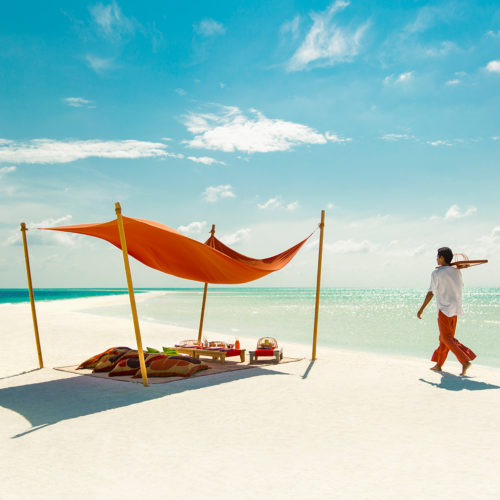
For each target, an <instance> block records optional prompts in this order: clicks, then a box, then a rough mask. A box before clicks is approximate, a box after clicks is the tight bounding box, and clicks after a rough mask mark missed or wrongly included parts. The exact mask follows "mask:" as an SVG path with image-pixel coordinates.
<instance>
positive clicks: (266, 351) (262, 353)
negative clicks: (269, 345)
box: [255, 349, 274, 356]
mask: <svg viewBox="0 0 500 500" xmlns="http://www.w3.org/2000/svg"><path fill="white" fill-rule="evenodd" d="M255 356H274V349H256V350H255Z"/></svg>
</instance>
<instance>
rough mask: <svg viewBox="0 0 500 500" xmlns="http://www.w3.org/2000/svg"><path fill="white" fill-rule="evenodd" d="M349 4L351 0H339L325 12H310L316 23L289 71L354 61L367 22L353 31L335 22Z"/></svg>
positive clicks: (297, 52)
mask: <svg viewBox="0 0 500 500" xmlns="http://www.w3.org/2000/svg"><path fill="white" fill-rule="evenodd" d="M348 5H349V2H346V1H343V0H337V1H336V2H334V3H332V4H331V5H330V7H328V9H326V11H324V12H320V13H317V12H313V13H311V18H312V20H313V25H312V27H311V28H310V30H309V32H308V33H307V35H306V37H305V39H304V41H303V42H302V44H301V45H300V47H299V48H298V49H297V51H296V52H295V53H294V54H293V56H292V57H291V59H290V60H289V61H288V63H287V69H288V71H302V70H304V69H309V68H311V67H320V66H332V65H333V64H335V63H337V62H347V61H351V60H352V59H353V58H354V57H355V56H356V55H357V54H358V53H359V50H360V48H361V39H362V37H363V34H364V32H365V30H366V28H367V24H365V25H363V26H360V27H359V28H357V29H356V30H354V31H352V32H351V31H348V30H346V29H344V28H341V27H339V26H337V25H336V24H335V23H334V22H333V17H334V16H335V14H336V13H337V12H339V11H340V10H343V9H345V8H346V7H347V6H348Z"/></svg>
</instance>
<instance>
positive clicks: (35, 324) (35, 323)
mask: <svg viewBox="0 0 500 500" xmlns="http://www.w3.org/2000/svg"><path fill="white" fill-rule="evenodd" d="M27 230H28V228H27V227H26V223H24V222H21V233H22V234H23V246H24V260H25V262H26V274H27V276H28V290H29V294H30V304H31V316H32V317H33V328H34V330H35V342H36V351H37V353H38V364H39V365H40V368H43V358H42V348H41V346H40V335H39V333H38V321H37V319H36V309H35V296H34V295H33V283H32V282H31V270H30V258H29V255H28V241H27V240H26V231H27Z"/></svg>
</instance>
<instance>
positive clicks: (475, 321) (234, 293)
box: [92, 287, 500, 367]
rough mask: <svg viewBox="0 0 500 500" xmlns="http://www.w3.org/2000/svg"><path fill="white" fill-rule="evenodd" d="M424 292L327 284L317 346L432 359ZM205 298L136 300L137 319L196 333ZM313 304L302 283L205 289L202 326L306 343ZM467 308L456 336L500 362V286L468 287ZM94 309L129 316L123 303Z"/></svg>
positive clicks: (483, 357)
mask: <svg viewBox="0 0 500 500" xmlns="http://www.w3.org/2000/svg"><path fill="white" fill-rule="evenodd" d="M425 294H426V290H423V289H353V288H325V289H323V290H322V292H321V298H320V308H319V309H320V314H319V323H318V345H319V346H321V345H324V346H328V347H342V348H347V349H354V350H360V351H372V352H380V353H388V354H402V355H410V356H417V357H423V358H430V357H431V355H432V352H433V351H434V349H435V348H436V347H437V345H438V330H437V322H436V318H437V311H436V305H435V301H433V302H431V303H430V304H429V305H428V306H427V308H426V310H425V312H424V315H423V318H422V319H421V320H419V319H418V318H417V311H418V309H419V308H420V306H421V304H422V301H423V299H424V296H425ZM202 295H203V292H202V290H201V289H190V290H186V289H184V290H175V291H174V290H171V291H166V293H165V294H164V295H159V296H154V297H152V298H150V299H148V300H146V301H141V302H139V303H138V310H139V317H140V319H143V320H151V321H155V322H160V323H165V324H173V325H178V326H184V327H189V328H195V329H196V330H197V329H198V325H199V318H200V310H201V302H202ZM314 301H315V290H314V289H306V288H231V289H229V288H215V287H214V288H212V289H210V288H209V292H208V295H207V305H206V311H205V320H204V329H208V330H211V331H216V332H220V333H224V334H229V335H233V336H234V337H235V338H237V337H239V336H241V337H251V338H252V337H253V338H255V340H257V339H258V338H259V337H263V336H272V337H275V338H277V339H278V340H282V341H290V342H297V343H303V344H310V345H311V344H312V337H313V324H314ZM464 310H465V313H466V315H465V317H463V318H460V319H459V323H458V328H457V335H456V337H457V338H458V339H459V340H460V341H461V342H462V343H463V344H465V345H467V346H468V347H470V348H471V349H472V350H473V351H474V352H475V353H476V354H477V355H478V359H477V362H478V363H481V364H486V365H490V366H497V367H500V288H470V289H467V290H465V291H464ZM92 312H95V313H97V314H105V315H112V316H120V317H127V316H131V315H130V309H129V307H128V306H117V307H110V308H106V309H101V308H100V309H95V310H94V311H92ZM211 340H216V339H211ZM450 359H454V356H453V354H450Z"/></svg>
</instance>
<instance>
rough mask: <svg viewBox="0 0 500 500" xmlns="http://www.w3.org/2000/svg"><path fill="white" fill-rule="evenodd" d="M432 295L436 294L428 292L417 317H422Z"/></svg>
mask: <svg viewBox="0 0 500 500" xmlns="http://www.w3.org/2000/svg"><path fill="white" fill-rule="evenodd" d="M432 297H434V294H433V293H432V292H427V295H426V296H425V299H424V303H423V304H422V307H421V308H420V309H419V310H418V313H417V318H418V319H422V313H423V312H424V309H425V308H426V307H427V304H428V303H429V302H430V301H431V300H432Z"/></svg>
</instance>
